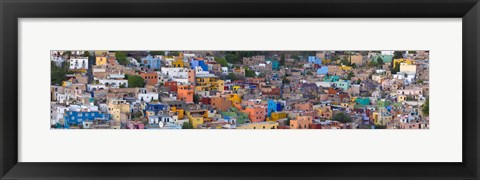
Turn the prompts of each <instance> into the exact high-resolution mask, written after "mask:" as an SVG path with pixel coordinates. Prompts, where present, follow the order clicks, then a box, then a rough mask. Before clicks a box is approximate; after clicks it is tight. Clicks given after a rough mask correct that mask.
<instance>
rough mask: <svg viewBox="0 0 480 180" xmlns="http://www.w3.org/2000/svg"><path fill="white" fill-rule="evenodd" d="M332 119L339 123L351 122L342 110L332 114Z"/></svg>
mask: <svg viewBox="0 0 480 180" xmlns="http://www.w3.org/2000/svg"><path fill="white" fill-rule="evenodd" d="M333 120H335V121H338V122H341V123H347V122H352V119H351V118H350V117H349V116H347V115H346V114H345V113H343V112H340V113H337V114H335V116H333Z"/></svg>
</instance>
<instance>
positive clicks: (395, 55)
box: [393, 51, 403, 59]
mask: <svg viewBox="0 0 480 180" xmlns="http://www.w3.org/2000/svg"><path fill="white" fill-rule="evenodd" d="M401 58H403V51H394V52H393V59H401Z"/></svg>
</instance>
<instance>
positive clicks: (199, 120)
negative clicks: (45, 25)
mask: <svg viewBox="0 0 480 180" xmlns="http://www.w3.org/2000/svg"><path fill="white" fill-rule="evenodd" d="M187 117H188V121H189V122H190V124H192V126H193V128H194V129H197V128H198V125H202V124H203V122H204V115H199V114H196V113H195V114H192V113H191V112H188V111H187Z"/></svg>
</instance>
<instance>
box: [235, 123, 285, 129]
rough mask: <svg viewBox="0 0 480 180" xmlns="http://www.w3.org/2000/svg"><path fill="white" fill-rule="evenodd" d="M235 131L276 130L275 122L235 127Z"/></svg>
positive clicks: (276, 124)
mask: <svg viewBox="0 0 480 180" xmlns="http://www.w3.org/2000/svg"><path fill="white" fill-rule="evenodd" d="M236 128H237V129H278V123H277V122H257V123H246V124H242V125H237V127H236Z"/></svg>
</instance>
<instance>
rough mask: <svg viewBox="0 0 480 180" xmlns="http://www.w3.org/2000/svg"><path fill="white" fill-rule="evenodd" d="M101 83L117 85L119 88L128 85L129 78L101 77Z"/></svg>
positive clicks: (111, 85)
mask: <svg viewBox="0 0 480 180" xmlns="http://www.w3.org/2000/svg"><path fill="white" fill-rule="evenodd" d="M99 83H100V84H103V85H105V86H110V87H116V88H119V87H120V86H121V85H123V86H125V87H128V80H124V79H100V80H99Z"/></svg>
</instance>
